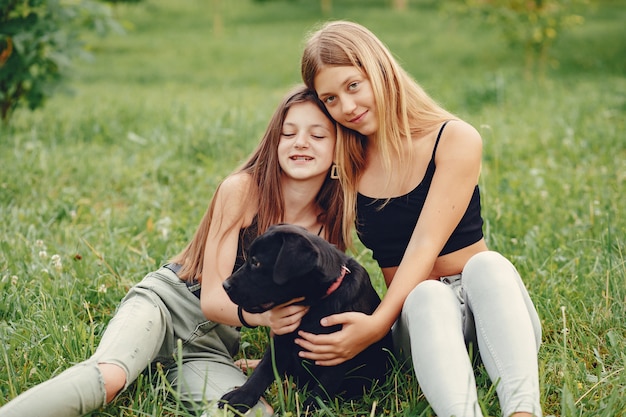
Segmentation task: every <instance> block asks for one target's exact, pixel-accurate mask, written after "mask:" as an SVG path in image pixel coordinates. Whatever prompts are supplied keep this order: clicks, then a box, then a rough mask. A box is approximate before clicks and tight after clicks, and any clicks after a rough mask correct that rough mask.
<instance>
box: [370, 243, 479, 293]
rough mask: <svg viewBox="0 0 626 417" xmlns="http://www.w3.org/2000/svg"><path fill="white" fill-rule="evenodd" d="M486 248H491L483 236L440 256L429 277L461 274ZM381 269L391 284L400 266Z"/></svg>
mask: <svg viewBox="0 0 626 417" xmlns="http://www.w3.org/2000/svg"><path fill="white" fill-rule="evenodd" d="M486 250H489V249H488V248H487V244H486V243H485V239H484V238H483V239H480V240H479V241H478V242H476V243H473V244H471V245H469V246H466V247H464V248H463V249H459V250H458V251H456V252H452V253H448V254H447V255H443V256H440V257H439V258H437V261H435V266H434V267H433V270H432V271H431V273H430V275H429V277H428V279H439V278H440V277H445V276H448V275H456V274H460V273H461V272H462V271H463V267H465V264H466V263H467V261H468V260H469V259H470V258H471V257H472V256H474V255H476V254H477V253H479V252H484V251H486ZM381 270H382V272H383V277H385V283H386V284H387V286H389V284H391V280H393V277H394V275H395V274H396V271H397V270H398V267H397V266H392V267H388V268H381Z"/></svg>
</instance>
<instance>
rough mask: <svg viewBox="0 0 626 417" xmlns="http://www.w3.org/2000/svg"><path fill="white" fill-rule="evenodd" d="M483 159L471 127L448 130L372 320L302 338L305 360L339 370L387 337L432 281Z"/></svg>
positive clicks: (360, 318)
mask: <svg viewBox="0 0 626 417" xmlns="http://www.w3.org/2000/svg"><path fill="white" fill-rule="evenodd" d="M481 156H482V140H481V138H480V135H479V134H478V132H477V131H476V130H475V129H474V128H473V127H472V126H471V125H469V124H467V123H465V122H462V121H454V122H450V123H449V124H448V125H447V126H446V129H445V130H444V133H443V136H442V138H441V141H440V143H439V146H438V149H437V153H436V155H435V163H436V166H437V169H436V170H435V174H434V177H433V181H432V184H431V187H430V190H429V192H428V196H427V198H426V201H425V204H424V208H423V210H422V213H421V215H420V218H419V220H418V222H417V224H416V226H415V229H414V230H413V234H412V236H411V239H410V241H409V244H408V246H407V248H406V250H405V253H404V256H403V258H402V262H401V263H400V265H399V267H398V269H397V271H396V273H395V275H394V278H393V280H392V282H391V284H390V286H389V288H388V290H387V293H386V294H385V296H384V298H383V300H382V302H381V304H380V305H379V307H378V308H377V309H376V311H375V312H374V313H373V314H372V315H371V316H367V315H365V314H362V313H343V314H338V315H334V316H329V317H327V318H325V319H324V320H323V321H322V324H323V325H325V326H332V325H336V324H341V325H343V327H342V330H341V331H339V332H336V333H332V334H329V335H312V334H308V333H301V334H300V336H301V339H298V340H297V343H298V344H300V346H302V347H303V348H304V349H305V350H306V351H305V352H303V354H302V357H305V358H308V359H311V360H315V361H316V363H317V364H319V365H336V364H339V363H341V362H344V361H345V360H348V359H351V358H352V357H354V356H356V355H357V354H358V353H359V352H361V351H362V350H364V349H365V348H366V347H367V346H369V345H371V344H372V343H374V342H375V341H377V340H380V339H381V338H383V337H384V335H385V334H387V332H388V331H389V329H390V328H391V326H392V325H393V323H394V322H395V321H396V319H397V317H398V316H399V314H400V311H401V310H402V305H403V304H404V300H405V299H406V297H407V296H408V294H409V293H410V292H411V291H412V290H413V288H415V287H416V286H417V285H418V284H419V283H420V282H422V281H424V280H426V279H428V278H429V277H430V274H431V272H432V270H433V267H434V265H435V262H436V260H437V258H438V256H439V253H440V252H441V250H442V248H443V246H444V245H445V243H446V242H447V240H448V238H449V237H450V235H451V234H452V232H453V230H454V229H455V228H456V226H457V225H458V224H459V222H460V220H461V218H462V217H463V214H464V213H465V210H466V209H467V206H468V205H469V201H470V199H471V195H472V192H473V190H474V187H475V186H476V183H477V180H478V175H479V173H480V164H481ZM459 272H460V271H459Z"/></svg>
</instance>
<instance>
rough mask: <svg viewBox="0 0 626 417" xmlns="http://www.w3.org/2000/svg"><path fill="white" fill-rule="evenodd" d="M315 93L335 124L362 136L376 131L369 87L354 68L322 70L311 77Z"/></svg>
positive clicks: (361, 74)
mask: <svg viewBox="0 0 626 417" xmlns="http://www.w3.org/2000/svg"><path fill="white" fill-rule="evenodd" d="M315 91H316V92H317V95H318V97H319V98H320V100H322V102H323V103H324V105H325V106H326V109H327V110H328V112H329V113H330V115H331V116H332V117H333V119H335V120H336V121H337V123H339V124H341V125H343V126H345V127H347V128H349V129H352V130H356V131H357V132H359V133H361V134H362V135H365V136H371V135H373V134H375V133H376V131H377V130H378V116H377V111H376V100H375V98H374V92H373V90H372V85H371V83H370V81H369V79H368V78H367V76H365V74H363V73H362V72H361V71H360V70H359V69H358V68H357V67H354V66H325V67H323V68H322V69H321V70H320V71H319V72H318V73H317V75H316V76H315Z"/></svg>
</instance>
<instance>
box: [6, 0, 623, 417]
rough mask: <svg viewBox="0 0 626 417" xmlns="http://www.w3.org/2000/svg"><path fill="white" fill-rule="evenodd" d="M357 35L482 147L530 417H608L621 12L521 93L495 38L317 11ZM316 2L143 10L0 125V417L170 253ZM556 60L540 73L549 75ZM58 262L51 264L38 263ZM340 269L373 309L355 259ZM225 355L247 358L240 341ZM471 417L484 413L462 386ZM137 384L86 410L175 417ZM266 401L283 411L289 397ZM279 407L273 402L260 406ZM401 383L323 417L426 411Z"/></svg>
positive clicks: (591, 24) (360, 9)
mask: <svg viewBox="0 0 626 417" xmlns="http://www.w3.org/2000/svg"><path fill="white" fill-rule="evenodd" d="M333 3H334V5H333V6H334V9H333V15H332V16H331V17H333V18H347V19H350V20H355V21H358V22H360V23H363V24H365V25H366V26H368V27H370V28H371V29H372V30H373V31H374V32H375V33H377V34H378V35H379V36H380V37H381V39H382V40H383V41H384V42H386V43H387V44H388V45H389V46H390V48H391V49H392V51H393V52H394V54H395V55H396V56H397V57H398V58H399V60H400V61H401V62H402V63H403V65H405V67H406V69H407V70H408V71H409V72H410V73H411V74H412V75H413V76H414V77H415V78H416V79H418V80H419V81H420V83H421V84H422V85H423V86H424V87H425V88H426V89H427V90H428V91H429V92H430V93H431V94H432V95H433V96H434V97H435V98H437V99H438V100H439V101H440V102H441V103H442V104H444V105H445V106H446V107H448V108H449V109H450V110H452V111H453V112H455V113H457V114H459V115H460V116H462V117H463V118H465V119H467V120H468V121H470V122H471V123H473V124H474V125H475V126H476V127H477V128H478V129H479V130H480V132H481V133H482V135H483V138H484V141H485V151H484V162H483V175H482V177H481V184H480V185H481V188H482V195H483V200H484V217H485V232H486V235H487V238H488V242H489V245H490V246H491V248H493V249H495V250H498V251H500V252H502V253H503V254H505V255H506V256H507V257H509V258H510V259H511V260H513V262H514V263H515V264H516V265H517V266H518V268H519V270H520V272H521V274H522V276H523V277H524V280H525V282H526V284H527V286H528V288H529V291H530V293H531V296H532V298H533V300H534V301H535V304H536V306H537V309H538V311H539V313H540V316H541V318H542V324H543V329H544V343H543V346H542V348H541V351H540V368H541V385H542V386H541V388H542V397H543V405H544V413H545V414H546V415H555V416H564V417H565V416H567V417H570V416H571V417H574V416H585V417H587V416H603V417H614V416H623V415H626V413H625V412H624V411H623V410H625V409H626V399H625V398H626V392H625V391H626V372H625V371H624V367H625V365H626V354H625V353H624V346H626V264H625V260H626V239H625V237H624V236H625V232H626V219H625V218H624V212H625V211H626V198H624V194H625V193H626V190H625V187H624V183H625V181H626V142H625V140H624V138H625V133H626V129H625V121H626V77H625V75H626V53H624V52H625V49H626V34H625V32H624V30H623V29H622V27H623V22H624V21H625V20H626V7H624V3H623V2H621V1H600V2H594V3H593V7H589V8H588V10H587V11H586V23H585V25H583V26H580V27H577V28H575V29H573V30H572V31H571V32H568V33H566V34H564V36H563V37H562V38H561V39H560V40H559V41H558V42H557V43H556V45H555V50H554V51H553V52H554V61H553V62H554V65H553V66H552V67H551V68H550V69H549V70H548V72H547V74H546V76H545V77H544V78H543V79H541V80H540V79H539V78H537V79H534V80H529V79H525V78H524V68H523V62H524V59H523V53H521V52H520V51H516V50H511V49H508V48H507V46H506V45H505V44H504V43H503V42H502V41H501V39H500V38H499V36H498V32H497V31H496V30H495V29H493V28H491V27H489V26H486V25H484V24H483V22H480V21H474V20H472V19H469V18H464V17H460V16H451V15H448V14H446V13H444V12H442V11H441V10H440V9H439V8H438V7H437V2H435V1H419V2H418V1H412V2H410V7H409V10H408V11H407V12H404V13H398V12H394V11H392V10H390V9H389V8H388V6H387V4H388V2H383V1H380V2H376V1H373V0H371V1H367V2H365V1H361V2H359V1H356V0H350V1H348V0H335V1H334V2H333ZM318 4H319V2H317V1H304V0H300V1H295V0H294V1H280V0H278V1H268V2H252V1H245V0H229V1H221V13H222V24H223V29H222V32H221V33H220V34H216V33H215V32H214V30H213V16H212V14H211V12H212V9H211V2H208V1H201V0H181V1H166V0H145V1H144V3H141V4H139V5H136V6H118V7H116V9H115V12H116V15H117V16H118V18H119V19H120V20H122V21H124V23H125V25H126V26H127V27H128V28H129V30H128V33H127V34H126V35H125V36H121V35H115V36H110V37H108V38H104V39H99V38H89V39H88V41H89V44H90V47H91V50H92V52H93V54H94V60H93V61H92V62H83V63H78V65H77V67H76V71H75V74H74V78H73V80H72V81H71V83H70V85H69V87H70V88H71V90H72V91H73V93H72V94H70V95H59V96H56V97H54V98H52V99H51V100H50V101H49V102H48V104H47V106H46V107H45V108H44V109H41V110H38V111H35V112H29V111H26V110H19V111H17V112H16V113H15V115H14V118H13V121H12V124H11V125H10V126H8V127H6V126H5V127H1V128H0V161H1V163H2V168H1V169H0V219H1V221H2V227H1V228H0V294H1V295H0V297H1V298H0V363H1V365H0V394H1V395H0V405H1V404H4V403H5V402H6V401H7V400H9V399H10V398H12V397H13V396H15V395H16V394H18V393H19V392H22V391H23V390H25V389H27V388H29V387H31V386H33V385H35V384H37V383H38V382H41V381H44V380H46V379H48V378H50V377H51V376H53V375H56V374H58V373H59V372H60V371H61V370H63V369H65V368H67V367H68V366H70V365H71V364H73V363H75V362H77V361H80V360H82V359H84V358H85V357H87V356H88V355H90V354H91V353H92V352H93V350H94V349H95V347H96V346H97V342H98V340H99V336H100V334H101V333H102V330H103V329H104V327H105V326H106V323H107V322H108V320H109V319H110V317H111V314H112V313H113V311H114V309H115V307H116V306H117V304H118V302H119V300H120V299H121V297H122V296H123V295H124V294H125V292H126V291H127V290H128V288H129V287H130V286H132V285H133V284H134V283H135V282H137V281H139V280H140V279H141V277H142V276H143V275H144V274H145V273H147V272H148V271H150V270H152V269H154V268H156V267H157V266H158V265H159V264H161V263H162V262H163V261H164V260H166V259H167V258H168V257H169V256H171V255H173V254H175V253H176V252H178V251H179V250H180V249H181V248H182V247H183V246H184V245H185V243H186V242H187V241H188V239H190V237H191V235H192V233H193V232H194V230H195V227H196V225H197V223H198V222H199V221H200V218H201V216H202V214H203V213H204V210H205V208H206V205H207V204H208V202H209V200H210V198H211V196H212V194H213V191H214V189H215V186H216V185H217V183H218V181H219V180H220V179H221V178H222V177H224V176H225V175H227V174H228V173H229V172H230V171H231V170H233V169H234V168H235V167H236V166H237V165H238V164H239V163H240V162H241V161H242V160H243V159H244V158H245V156H246V155H247V154H248V153H249V152H250V150H251V149H253V147H254V145H255V144H256V142H257V141H258V140H259V138H260V135H261V133H262V131H263V130H264V128H265V125H266V123H267V120H268V118H269V116H270V115H271V112H272V111H273V109H274V106H275V105H276V104H277V103H278V100H279V98H280V97H281V96H282V94H283V93H284V92H285V91H286V90H287V89H288V88H289V86H291V85H292V84H295V83H297V82H299V81H300V79H299V58H300V51H301V47H302V40H303V37H304V35H305V33H306V32H307V31H308V30H309V29H310V28H312V27H313V26H314V25H315V24H316V23H317V22H319V21H322V20H324V19H325V18H326V16H322V14H321V13H320V11H319V10H318ZM556 64H558V65H556ZM53 255H58V256H59V259H60V262H61V264H60V265H58V267H57V266H55V264H54V262H53V261H52V256H53ZM356 256H357V257H358V259H359V260H361V261H362V262H363V263H364V264H365V265H366V267H367V268H368V270H369V271H370V273H371V275H372V277H373V279H374V280H375V283H376V285H377V288H378V289H379V290H380V291H381V292H382V283H381V276H380V273H379V272H378V270H377V268H376V265H375V264H374V262H372V260H371V257H370V255H369V253H368V252H367V251H363V250H362V248H361V247H358V248H357V253H356ZM243 338H244V344H245V346H246V355H248V356H252V357H256V356H258V355H259V352H260V351H261V350H262V349H264V347H265V345H266V339H265V334H264V332H263V331H261V330H256V331H245V332H244V335H243ZM478 380H479V389H480V399H481V404H482V405H483V407H484V409H485V413H486V414H488V415H490V416H500V412H499V407H498V403H497V398H496V396H495V394H494V391H493V388H492V387H491V386H490V385H489V383H488V379H487V378H486V376H485V374H484V372H481V373H479V375H478ZM167 394H168V389H167V385H166V384H165V383H164V382H163V380H162V378H160V377H159V375H156V376H155V377H154V378H153V379H152V380H150V379H149V378H147V377H146V378H141V379H140V380H139V381H138V382H137V384H135V385H134V386H133V388H131V389H130V390H129V391H128V392H127V393H125V394H124V395H123V396H122V398H121V399H120V400H119V401H117V402H115V403H114V404H113V405H111V406H109V407H107V408H105V409H104V410H102V411H100V412H98V413H95V414H94V415H110V416H117V415H123V416H144V415H153V416H177V415H180V416H184V415H187V414H186V413H185V412H183V411H182V410H181V408H180V405H179V404H177V403H176V402H175V401H173V400H171V399H168V398H167ZM269 397H270V398H271V399H272V401H273V403H274V406H275V407H276V408H277V409H278V410H279V411H280V412H281V413H283V414H284V415H295V413H296V412H297V408H296V405H295V394H294V392H293V391H290V390H288V391H287V393H286V395H283V396H281V395H278V392H277V388H276V387H273V388H272V390H271V391H270V394H269ZM281 398H283V400H282V401H281ZM431 414H432V412H431V411H430V409H429V408H428V406H427V403H426V401H425V400H424V398H423V396H422V395H421V391H420V390H419V387H418V386H417V384H416V383H415V380H414V377H413V375H411V374H404V373H400V372H398V373H397V374H396V375H395V376H394V379H393V381H392V382H391V383H390V385H389V386H386V387H383V389H380V390H377V391H376V392H374V393H372V395H371V396H368V397H367V398H365V399H364V400H363V401H361V402H356V403H349V404H348V403H345V404H333V405H332V406H330V407H329V409H328V410H326V411H325V412H324V415H336V416H366V415H389V416H409V415H411V416H414V415H423V416H430V415H431Z"/></svg>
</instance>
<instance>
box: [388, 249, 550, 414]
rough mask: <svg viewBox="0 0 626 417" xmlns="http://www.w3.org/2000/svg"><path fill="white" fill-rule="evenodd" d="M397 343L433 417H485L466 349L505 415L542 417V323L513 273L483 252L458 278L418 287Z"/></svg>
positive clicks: (396, 328)
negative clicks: (479, 364)
mask: <svg viewBox="0 0 626 417" xmlns="http://www.w3.org/2000/svg"><path fill="white" fill-rule="evenodd" d="M394 341H395V343H396V348H397V350H399V352H398V353H399V356H400V358H405V359H407V360H408V359H409V358H410V359H412V362H413V368H414V369H415V374H416V376H417V380H418V383H419V384H420V387H421V389H422V391H423V392H424V395H425V396H426V399H427V400H428V402H429V403H430V405H431V407H432V408H433V410H434V412H435V413H436V414H437V416H438V417H451V416H454V417H480V416H482V412H481V410H480V406H479V405H478V399H477V389H476V381H475V378H474V371H473V367H472V363H471V361H470V356H469V355H468V349H469V350H470V352H474V354H475V353H476V350H478V352H479V354H480V358H481V360H482V362H483V364H484V365H485V369H486V370H487V373H488V374H489V377H490V379H491V381H492V382H493V383H494V384H496V392H497V393H498V398H499V400H500V405H501V407H502V415H503V416H510V415H511V414H512V413H514V412H522V411H525V412H530V413H532V414H534V415H535V416H537V417H541V415H542V412H541V405H540V394H539V376H538V363H537V351H538V350H539V345H540V344H541V323H540V321H539V317H538V315H537V311H536V310H535V307H534V306H533V303H532V301H531V300H530V297H529V295H528V291H527V290H526V288H525V287H524V284H523V283H522V280H521V278H520V276H519V274H518V273H517V270H516V269H515V267H514V266H513V265H512V264H511V263H510V262H509V261H508V260H507V259H506V258H504V257H503V256H502V255H500V254H499V253H497V252H481V253H479V254H476V255H475V256H473V257H472V258H471V259H470V260H469V261H468V263H467V264H466V266H465V268H464V269H463V272H462V274H459V275H455V276H451V277H442V278H441V279H440V280H439V281H436V280H428V281H425V282H422V283H420V284H419V285H418V286H417V287H416V288H415V289H414V290H413V291H412V292H411V293H410V294H409V296H408V297H407V299H406V301H405V303H404V306H403V309H402V314H401V316H400V318H399V320H398V322H397V323H396V325H395V326H394ZM476 344H477V345H478V346H476Z"/></svg>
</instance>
